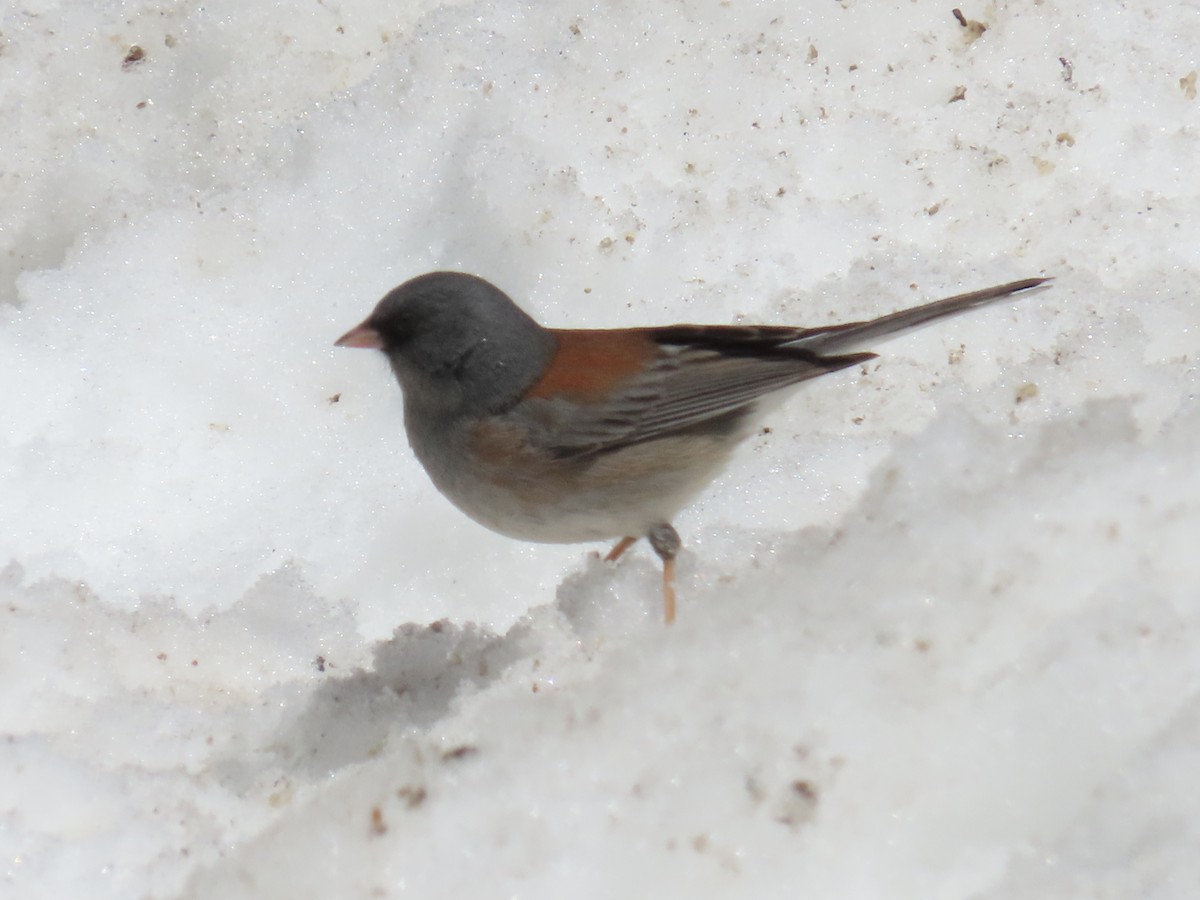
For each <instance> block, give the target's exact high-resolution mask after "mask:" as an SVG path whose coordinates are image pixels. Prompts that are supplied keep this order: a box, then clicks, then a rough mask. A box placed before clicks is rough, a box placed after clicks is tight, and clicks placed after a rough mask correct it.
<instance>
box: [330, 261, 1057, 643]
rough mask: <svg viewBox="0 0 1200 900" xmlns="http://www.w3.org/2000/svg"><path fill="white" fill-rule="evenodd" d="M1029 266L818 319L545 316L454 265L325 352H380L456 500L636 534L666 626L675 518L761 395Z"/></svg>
mask: <svg viewBox="0 0 1200 900" xmlns="http://www.w3.org/2000/svg"><path fill="white" fill-rule="evenodd" d="M1048 280H1049V279H1046V278H1028V279H1026V280H1024V281H1014V282H1012V283H1011V284H1004V285H1000V286H999V287H992V288H987V289H986V290H982V291H975V292H973V293H970V294H960V295H958V296H956V297H950V298H948V299H946V300H939V301H937V302H935V303H928V304H926V305H924V306H918V307H915V308H913V309H907V310H903V311H901V312H897V313H892V314H890V315H886V316H881V317H880V318H878V319H872V320H870V321H868V322H851V323H848V324H844V325H831V326H827V327H824V328H792V327H787V326H768V325H760V326H740V325H671V326H667V327H663V328H614V329H607V330H602V331H585V330H564V329H555V328H543V327H542V326H541V325H539V324H538V323H537V322H535V321H534V320H533V319H531V318H530V317H529V316H528V315H526V314H525V313H524V312H522V311H521V309H520V308H518V307H517V305H516V304H515V303H513V301H512V300H510V299H509V297H508V296H507V295H506V294H505V293H504V292H503V291H501V290H500V289H499V288H497V287H495V286H494V285H492V284H489V283H488V282H487V281H484V280H483V279H482V278H476V277H475V276H473V275H464V274H461V273H458V272H432V273H430V274H428V275H421V276H419V277H417V278H414V279H412V280H411V281H406V282H405V283H404V284H402V285H400V286H399V287H398V288H396V289H395V290H393V291H391V292H390V293H389V294H388V295H387V296H385V297H384V298H383V300H381V301H380V302H379V305H378V306H376V307H375V311H374V312H372V313H371V315H370V316H369V317H368V318H367V320H366V321H365V322H363V323H362V324H361V325H359V326H358V327H357V328H354V329H352V330H350V331H348V332H347V333H346V334H344V335H342V337H341V338H339V339H338V341H337V345H338V346H339V347H373V348H375V349H377V350H382V351H383V352H384V353H385V354H386V355H387V358H388V361H389V362H390V363H391V365H392V370H393V371H394V372H395V373H396V378H397V379H398V380H399V381H400V387H401V389H402V390H403V392H404V426H405V428H406V429H407V430H408V440H409V443H410V444H411V445H412V448H413V451H414V452H415V453H416V455H417V459H419V460H420V461H421V465H423V466H424V467H425V471H426V472H428V473H429V477H430V478H432V479H433V483H434V484H435V485H436V486H437V488H438V490H439V491H441V492H442V493H443V494H444V495H445V496H446V497H448V498H449V499H450V501H451V502H452V503H454V505H456V506H457V507H458V508H459V509H461V510H462V511H463V512H465V513H466V514H467V515H468V516H470V517H471V518H472V519H474V520H475V521H476V522H479V523H480V524H481V525H485V526H487V527H488V528H491V529H492V530H493V531H498V532H500V533H501V534H505V535H508V536H509V537H514V538H521V539H523V540H527V541H541V542H547V543H575V542H580V541H600V540H610V539H619V540H618V542H617V545H616V546H615V547H613V549H612V550H611V551H610V552H609V554H608V556H607V557H605V558H606V559H609V560H614V559H616V558H617V557H618V556H620V555H621V554H622V553H624V552H625V550H626V549H628V548H629V546H630V545H631V544H632V543H634V542H635V541H636V540H637V539H638V538H640V537H645V538H647V539H648V540H649V541H650V545H651V546H652V547H653V548H654V551H655V552H656V553H657V554H658V555H659V556H660V557H661V558H662V561H663V596H664V605H665V617H666V621H668V622H670V621H672V620H673V619H674V617H675V591H674V588H673V585H672V582H673V579H674V571H675V556H676V554H677V553H678V552H679V547H680V542H679V535H678V533H676V531H675V529H674V528H672V527H671V519H672V517H674V515H675V513H676V512H678V510H679V509H680V508H681V507H683V506H684V505H685V504H687V503H688V501H690V500H691V499H692V498H693V497H694V496H695V495H696V494H698V493H699V492H700V491H701V490H703V489H704V487H705V486H706V485H707V484H708V483H709V482H710V481H711V480H712V479H713V478H714V477H716V475H717V473H718V472H719V471H720V470H721V467H722V466H723V465H724V463H725V461H726V460H727V459H728V457H729V455H730V453H731V452H732V450H733V448H734V446H735V445H736V444H737V443H738V442H739V441H741V440H742V439H743V438H745V437H746V436H747V435H749V434H750V433H751V432H752V431H753V429H754V424H755V415H754V414H755V412H756V409H757V407H758V405H759V401H760V400H762V399H763V398H764V397H767V396H768V395H770V394H773V393H775V392H777V391H781V390H784V389H786V388H790V387H792V386H793V385H795V384H798V383H799V382H801V381H807V380H808V379H809V378H816V377H817V376H818V375H824V374H825V373H827V372H836V371H837V370H838V369H844V368H846V367H848V366H854V365H858V364H859V363H863V362H866V361H867V360H869V359H874V358H875V354H874V353H870V352H860V351H861V348H862V347H863V346H864V345H865V344H868V343H870V342H872V341H876V340H879V339H882V338H885V337H889V336H891V335H894V334H898V333H900V332H902V331H907V330H909V329H911V328H916V327H917V326H920V325H925V324H927V323H929V322H933V321H936V320H937V319H941V318H943V317H945V316H951V315H955V314H956V313H960V312H964V311H966V310H968V309H973V308H975V307H977V306H982V305H984V304H986V303H991V302H993V301H996V300H1002V299H1004V298H1005V297H1009V296H1011V295H1013V294H1016V293H1019V292H1021V291H1028V290H1029V289H1031V288H1034V287H1037V286H1038V285H1040V284H1043V283H1044V282H1046V281H1048Z"/></svg>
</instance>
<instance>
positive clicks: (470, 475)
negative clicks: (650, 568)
mask: <svg viewBox="0 0 1200 900" xmlns="http://www.w3.org/2000/svg"><path fill="white" fill-rule="evenodd" d="M468 443H469V446H467V445H460V446H459V447H457V448H455V451H454V452H457V453H459V454H463V455H462V456H460V457H459V460H460V461H464V460H465V461H468V464H466V465H461V464H459V465H447V464H446V460H447V458H448V457H447V456H446V452H445V451H448V449H449V448H443V451H444V452H443V453H441V454H438V453H433V454H426V453H421V452H418V457H419V458H421V462H422V464H423V465H424V466H425V468H426V471H428V473H429V475H430V477H431V478H432V479H433V482H434V484H435V485H436V486H437V488H438V490H439V491H441V493H442V494H443V495H445V496H446V498H447V499H449V500H450V501H451V502H452V503H454V505H455V506H457V507H458V508H459V509H460V510H462V511H463V512H464V513H466V514H467V515H468V516H470V517H471V518H472V519H474V520H475V521H476V522H478V523H479V524H481V525H484V526H485V527H487V528H490V529H491V530H492V531H496V532H499V533H500V534H503V535H506V536H508V537H513V538H518V539H520V540H526V541H536V542H539V543H551V544H571V543H580V542H584V541H601V540H609V539H615V538H621V537H626V536H629V537H641V536H643V535H645V534H646V533H647V532H648V531H649V530H650V529H651V528H652V527H653V526H655V525H657V524H660V523H664V522H670V521H671V519H672V517H674V515H675V514H676V513H677V512H678V511H679V509H680V508H681V507H683V506H684V505H686V504H687V503H688V501H690V500H692V499H693V498H694V497H695V496H696V495H697V494H698V493H700V491H702V490H703V489H704V487H705V486H706V485H707V484H708V482H709V481H710V480H711V479H712V478H714V477H715V476H716V475H717V473H718V472H719V471H720V469H721V468H722V466H723V465H724V463H725V461H726V459H727V458H728V455H729V449H730V448H729V442H728V441H723V440H720V439H718V438H711V439H710V438H702V437H697V436H694V435H692V436H688V437H668V438H661V439H659V440H656V441H647V442H644V443H639V444H634V445H631V446H628V447H623V448H621V449H618V450H612V451H606V452H604V453H600V454H596V455H594V456H588V457H583V458H578V457H576V458H565V459H564V458H556V457H553V456H550V455H547V454H544V453H541V452H538V451H531V450H529V449H528V448H526V447H524V446H523V445H520V444H519V443H512V444H503V443H498V442H497V440H492V441H491V442H490V443H489V442H480V441H472V442H468Z"/></svg>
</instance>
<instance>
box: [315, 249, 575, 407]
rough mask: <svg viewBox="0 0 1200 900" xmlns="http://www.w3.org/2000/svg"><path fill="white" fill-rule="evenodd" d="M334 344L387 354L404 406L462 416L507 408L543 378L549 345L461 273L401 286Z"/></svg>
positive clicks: (511, 308) (493, 292) (496, 292)
mask: <svg viewBox="0 0 1200 900" xmlns="http://www.w3.org/2000/svg"><path fill="white" fill-rule="evenodd" d="M338 343H339V344H340V345H342V346H358V347H363V346H367V347H377V348H378V349H380V350H382V351H383V352H384V353H385V354H387V357H388V359H389V361H390V362H391V364H392V369H393V371H395V373H396V377H397V379H399V381H400V386H401V388H403V390H404V400H405V404H406V405H410V404H418V405H421V406H424V407H426V408H427V409H428V410H429V411H430V412H433V411H440V412H443V413H455V414H458V413H462V414H468V415H470V414H475V415H478V414H482V413H486V412H496V411H499V410H501V409H504V408H505V407H507V406H508V405H509V404H511V403H512V402H514V401H515V400H516V399H517V398H518V397H519V396H520V395H521V393H522V392H523V391H524V390H525V389H526V388H528V387H529V385H531V384H533V382H535V381H536V380H537V379H538V377H539V376H540V374H541V373H542V371H544V369H545V367H546V365H547V364H548V362H549V360H550V357H551V356H552V355H553V353H554V346H555V341H554V337H553V336H552V335H551V334H550V332H549V331H547V330H546V329H545V328H542V326H540V325H539V324H538V323H537V322H535V321H534V320H533V319H531V318H530V317H529V316H528V315H526V314H525V312H523V311H522V310H521V309H520V308H519V307H518V306H517V305H516V304H515V303H513V302H512V300H510V299H509V297H508V295H507V294H505V293H504V292H503V291H501V290H500V289H499V288H497V287H496V286H495V285H492V284H490V283H488V282H487V281H484V280H483V279H482V278H477V277H475V276H474V275H464V274H462V273H460V272H431V273H429V274H427V275H421V276H418V277H417V278H413V279H412V280H411V281H406V282H404V284H402V285H400V286H399V287H397V288H394V289H393V290H392V291H390V292H389V293H388V294H387V295H386V296H385V297H384V298H383V299H382V300H380V301H379V305H378V306H376V307H375V311H374V312H372V313H371V315H370V316H369V317H368V318H367V320H366V321H365V322H364V323H363V324H362V325H360V326H359V327H358V328H355V329H354V330H353V331H351V332H349V333H347V334H346V335H345V336H344V337H342V339H341V340H339V341H338Z"/></svg>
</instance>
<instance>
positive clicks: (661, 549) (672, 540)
mask: <svg viewBox="0 0 1200 900" xmlns="http://www.w3.org/2000/svg"><path fill="white" fill-rule="evenodd" d="M646 538H647V539H648V540H649V541H650V546H651V547H653V548H654V552H655V553H657V554H658V556H659V559H661V560H662V564H663V621H664V622H666V623H667V624H668V625H670V624H671V623H672V622H674V621H675V557H676V556H677V555H678V554H679V548H680V546H682V542H681V541H680V540H679V532H678V531H676V530H675V529H674V528H672V527H671V524H670V523H669V522H660V523H659V524H658V525H655V526H654V527H653V528H651V529H650V533H649V534H647V535H646Z"/></svg>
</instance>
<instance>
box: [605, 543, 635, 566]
mask: <svg viewBox="0 0 1200 900" xmlns="http://www.w3.org/2000/svg"><path fill="white" fill-rule="evenodd" d="M636 543H637V538H635V537H623V538H621V539H620V540H619V541H617V545H616V546H615V547H613V548H612V549H611V550H609V551H608V555H607V556H605V557H604V561H605V562H616V561H617V560H618V559H619V558H620V556H621V554H622V553H624V552H625V551H626V550H628V549H629V548H630V547H632V546H633V545H634V544H636Z"/></svg>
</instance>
